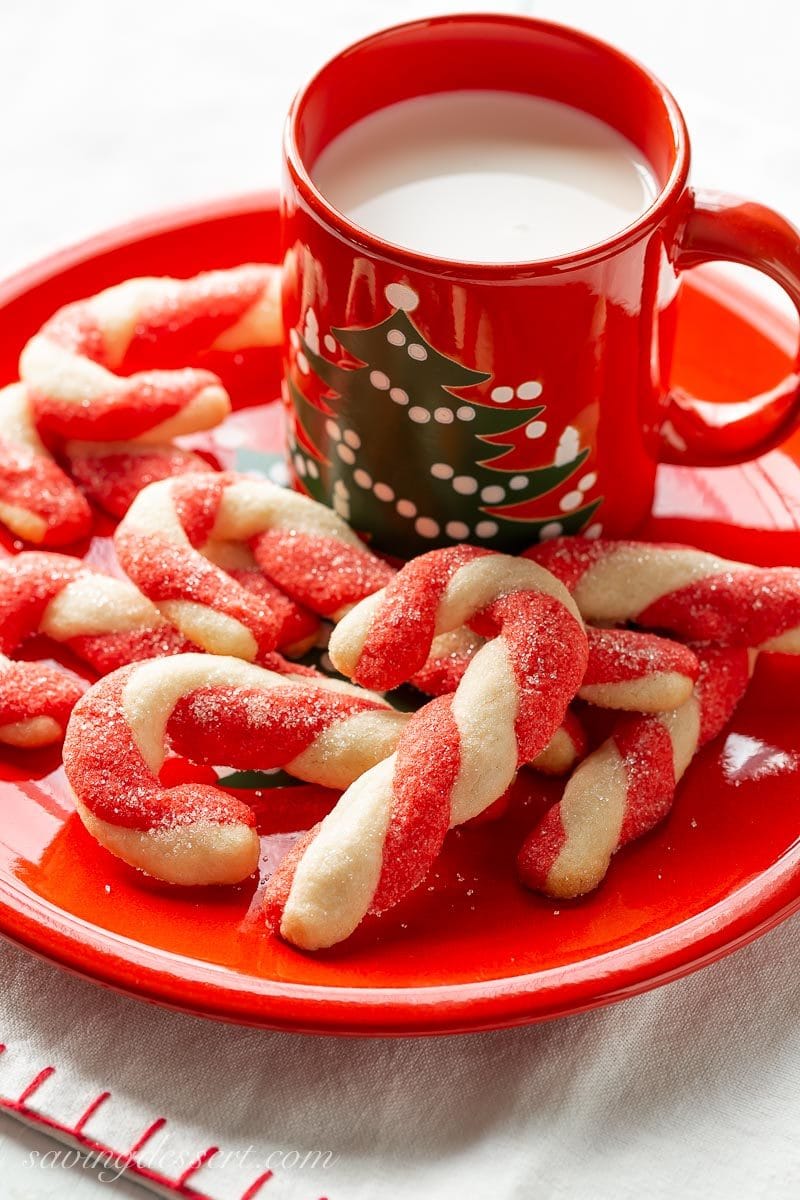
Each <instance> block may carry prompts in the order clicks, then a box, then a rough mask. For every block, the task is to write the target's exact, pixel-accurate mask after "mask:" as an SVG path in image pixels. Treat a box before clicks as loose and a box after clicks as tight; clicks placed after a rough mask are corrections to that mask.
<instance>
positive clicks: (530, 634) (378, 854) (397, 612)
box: [265, 546, 588, 950]
mask: <svg viewBox="0 0 800 1200" xmlns="http://www.w3.org/2000/svg"><path fill="white" fill-rule="evenodd" d="M466 623H472V624H474V625H475V626H476V628H477V629H478V631H479V632H480V633H481V634H482V635H484V636H486V637H488V638H489V639H490V640H489V641H487V642H486V645H484V646H483V647H482V648H481V649H480V650H479V651H478V652H477V653H476V654H475V656H474V657H473V658H472V661H471V662H470V665H469V667H468V668H467V670H466V672H465V674H464V676H463V678H462V680H461V682H460V684H459V686H458V688H457V690H456V691H455V693H454V694H453V695H452V696H444V697H441V698H439V699H436V700H432V701H430V702H429V703H428V704H426V705H425V706H424V707H423V708H421V709H420V710H419V711H418V712H416V713H415V714H414V715H413V716H412V718H411V719H410V721H409V722H408V724H407V726H406V728H405V730H404V731H403V733H402V735H401V738H400V741H399V744H398V748H397V751H396V752H395V753H394V754H393V755H392V756H391V757H390V758H388V759H386V760H385V761H384V762H381V763H379V764H378V765H377V766H376V767H373V768H372V769H371V770H370V771H367V772H366V773H365V774H364V775H362V776H361V777H360V778H359V779H357V780H356V782H355V783H354V784H353V785H352V786H351V787H350V788H348V790H347V791H346V792H345V794H344V795H343V796H342V798H341V799H340V801H339V803H338V804H337V805H336V807H335V808H334V810H333V811H332V812H331V813H330V814H329V815H328V816H327V817H326V818H325V820H324V821H322V822H321V824H319V825H318V826H317V827H316V828H315V829H313V830H311V831H310V832H309V833H308V834H306V835H305V836H304V837H302V838H301V839H300V840H299V842H298V843H297V844H296V846H295V847H294V848H293V850H292V851H291V853H290V854H289V855H288V856H287V858H286V859H285V860H284V862H283V863H282V864H281V866H280V867H279V868H278V871H277V872H276V874H275V875H274V876H273V878H272V879H271V880H270V883H269V885H268V888H267V893H266V910H265V912H266V918H267V921H268V924H269V925H270V927H271V928H272V929H273V930H275V931H276V932H279V933H280V934H281V936H282V937H284V938H286V939H287V940H288V941H290V942H293V943H294V944H295V945H297V946H300V947H302V948H303V949H306V950H317V949H321V948H322V947H325V946H332V945H334V944H335V943H336V942H339V941H341V940H342V939H343V938H346V937H347V936H349V934H351V933H352V932H353V930H354V929H355V928H356V927H357V925H358V924H359V922H360V921H361V919H362V918H363V917H364V916H365V915H366V914H367V913H376V912H381V911H383V910H384V909H387V908H389V907H391V906H392V905H393V904H396V903H397V902H398V901H399V900H401V899H402V898H403V897H404V896H406V895H407V894H408V893H409V892H410V891H411V890H412V889H413V888H415V887H416V886H417V885H418V884H419V883H421V882H422V880H423V879H424V878H425V876H426V874H427V872H428V870H429V868H430V866H431V864H432V863H433V861H434V860H435V858H436V856H437V855H438V853H439V850H440V849H441V845H442V842H443V840H444V836H445V834H446V832H447V830H448V828H449V827H450V826H451V825H457V824H460V823H461V822H463V821H468V820H470V819H471V818H472V817H475V816H477V815H478V813H480V812H483V811H484V810H485V809H486V808H488V807H489V805H491V804H492V803H493V802H494V801H495V800H497V799H498V797H500V796H502V795H503V793H504V792H505V791H506V789H507V788H508V787H509V786H510V784H511V783H512V781H513V779H514V776H515V774H516V772H517V769H518V767H519V766H520V764H522V763H524V762H527V761H530V760H531V759H535V758H536V756H537V755H538V754H539V753H540V752H541V751H542V750H543V749H544V747H545V746H546V745H547V744H548V742H549V741H550V739H551V738H552V736H553V734H554V733H555V731H556V730H557V729H558V728H559V726H560V725H561V723H562V722H563V719H564V715H565V712H566V709H567V706H568V704H569V702H570V700H571V699H572V697H573V696H574V695H575V693H576V691H577V689H578V686H579V684H580V682H581V679H582V678H583V674H584V672H585V669H586V659H587V654H588V651H587V644H586V634H585V632H584V630H583V625H582V623H581V620H580V617H579V616H578V612H577V609H576V607H575V605H574V603H573V602H572V600H571V599H570V596H569V594H568V592H567V591H566V589H565V588H564V587H563V586H562V585H561V584H559V583H558V581H557V580H555V579H554V578H553V576H551V575H550V574H549V573H548V572H547V571H544V570H542V569H541V568H539V567H537V566H536V565H535V564H533V563H529V562H525V561H524V560H522V559H515V558H510V557H507V556H505V555H499V554H490V553H488V552H487V551H482V550H480V549H478V548H476V547H471V546H458V547H452V548H449V549H444V550H435V551H432V552H431V553H430V554H425V555H423V556H422V557H420V558H417V559H414V560H413V561H412V562H410V563H408V564H407V565H406V566H405V567H404V568H403V569H402V570H401V571H400V572H399V573H398V574H397V575H396V576H395V578H394V579H393V580H392V582H391V583H390V584H389V585H388V586H387V587H386V588H385V589H383V590H382V591H380V592H378V593H377V594H375V595H372V596H370V597H368V598H367V599H366V600H364V601H362V602H361V603H360V604H359V605H357V606H356V608H354V609H353V610H352V611H351V612H350V613H348V614H347V615H346V616H345V617H344V618H343V619H342V621H341V622H340V624H339V625H338V626H337V627H336V629H334V631H333V634H332V637H331V643H330V647H329V650H330V655H331V658H332V660H333V662H334V665H335V666H336V667H337V668H338V669H339V670H340V671H342V672H343V673H344V674H346V675H349V676H350V677H351V678H353V679H355V680H356V681H358V682H361V683H363V684H366V685H367V686H376V687H379V688H389V687H393V686H395V685H396V684H398V683H400V682H401V681H402V680H403V679H408V678H410V677H411V676H413V675H414V674H415V672H416V671H418V670H419V669H420V667H421V666H422V664H423V663H424V662H425V660H426V658H427V656H428V653H429V651H430V648H431V644H432V642H433V639H434V638H435V637H436V636H437V635H438V634H441V633H444V632H446V631H448V630H450V629H457V628H458V627H459V626H461V625H464V624H466Z"/></svg>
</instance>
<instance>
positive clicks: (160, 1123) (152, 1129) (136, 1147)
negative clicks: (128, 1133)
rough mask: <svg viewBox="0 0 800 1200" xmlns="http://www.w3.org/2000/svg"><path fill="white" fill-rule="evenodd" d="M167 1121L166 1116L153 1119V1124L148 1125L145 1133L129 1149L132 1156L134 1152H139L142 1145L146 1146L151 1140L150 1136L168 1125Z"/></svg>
mask: <svg viewBox="0 0 800 1200" xmlns="http://www.w3.org/2000/svg"><path fill="white" fill-rule="evenodd" d="M166 1123H167V1118H166V1117H157V1118H156V1120H155V1121H153V1124H152V1125H148V1126H147V1129H145V1131H144V1133H143V1134H142V1136H141V1137H140V1138H139V1140H138V1141H136V1142H134V1143H133V1145H132V1146H131V1148H130V1150H129V1151H128V1154H129V1156H130V1157H131V1158H133V1156H134V1154H138V1153H139V1151H140V1150H141V1148H142V1146H144V1145H145V1144H146V1143H147V1142H149V1141H150V1138H151V1137H152V1136H153V1134H154V1133H158V1131H159V1129H163V1128H164V1126H165V1125H166Z"/></svg>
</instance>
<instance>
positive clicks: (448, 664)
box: [411, 626, 699, 748]
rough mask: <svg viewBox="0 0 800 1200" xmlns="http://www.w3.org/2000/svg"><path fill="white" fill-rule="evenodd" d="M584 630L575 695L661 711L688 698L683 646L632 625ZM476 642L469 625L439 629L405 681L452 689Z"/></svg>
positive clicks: (691, 667) (689, 669) (604, 704)
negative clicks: (584, 654) (582, 667)
mask: <svg viewBox="0 0 800 1200" xmlns="http://www.w3.org/2000/svg"><path fill="white" fill-rule="evenodd" d="M586 635H587V637H588V639H589V660H588V663H587V666H586V674H585V675H584V677H583V683H582V684H581V688H580V691H579V692H578V696H579V697H580V699H581V700H586V701H587V702H588V703H589V704H594V705H596V706H597V707H599V708H619V709H628V710H629V711H631V712H665V711H667V710H668V709H671V708H677V707H678V705H679V704H683V702H684V700H688V698H689V696H690V695H691V693H692V688H693V687H694V681H695V680H696V678H697V673H698V670H699V665H698V662H697V658H696V656H695V654H694V653H693V651H692V650H691V649H690V648H689V647H688V646H684V645H682V644H681V643H680V642H674V641H672V640H671V639H668V638H662V637H657V636H656V635H655V634H652V633H641V632H639V631H637V630H633V629H594V628H592V627H591V626H588V627H587V629H586ZM482 645H483V638H481V637H479V636H478V635H477V634H476V633H473V632H472V630H470V629H466V628H462V629H458V630H455V631H454V632H453V633H452V634H442V635H441V636H440V637H438V638H436V639H435V640H434V643H433V648H432V650H431V656H430V658H429V659H428V662H427V663H426V664H425V666H424V667H423V668H422V670H421V671H418V672H417V674H416V675H415V676H414V678H413V679H412V681H411V682H412V683H413V684H414V685H415V687H418V688H419V689H420V691H423V692H427V693H428V694H429V695H431V696H442V695H446V694H447V693H448V692H453V691H455V689H456V687H457V686H458V683H459V681H460V679H461V677H462V675H463V674H464V672H465V671H466V669H467V667H468V666H469V662H470V659H471V658H472V657H473V656H474V655H475V654H476V653H477V651H478V650H479V649H480V647H481V646H482ZM565 748H566V744H565Z"/></svg>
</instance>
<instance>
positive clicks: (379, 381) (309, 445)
mask: <svg viewBox="0 0 800 1200" xmlns="http://www.w3.org/2000/svg"><path fill="white" fill-rule="evenodd" d="M386 295H387V299H388V300H389V302H390V303H392V304H393V305H394V310H393V312H392V313H391V315H390V316H389V317H387V318H386V320H385V321H382V322H381V323H380V324H378V325H375V326H373V327H372V328H368V329H333V330H332V331H331V334H329V335H327V337H326V339H325V345H326V349H328V350H331V351H337V350H338V347H339V346H341V347H343V348H344V350H345V351H346V352H347V354H348V356H349V358H350V359H351V360H353V362H354V365H350V364H347V365H343V364H342V363H340V362H334V361H332V360H331V359H329V358H327V357H325V356H324V355H323V354H322V353H321V350H320V346H319V332H318V329H317V324H316V318H315V316H314V313H313V310H309V311H308V313H307V314H306V320H305V333H304V336H303V337H298V336H297V335H295V338H294V339H293V341H294V355H293V369H292V370H291V372H290V376H289V382H288V386H289V391H290V395H291V399H292V403H293V405H294V409H295V413H296V429H295V431H294V433H290V450H291V453H292V458H293V462H294V467H295V470H296V471H297V474H298V476H299V477H300V479H301V482H302V484H303V486H304V487H305V488H306V490H307V491H308V492H309V493H310V494H311V495H312V496H313V497H314V498H315V499H317V500H322V501H325V502H328V503H330V498H331V497H332V502H333V506H334V508H336V510H337V511H338V512H339V513H340V515H341V516H343V517H345V518H346V519H347V520H348V521H349V522H350V523H351V524H352V525H353V527H354V528H356V529H358V530H361V531H363V532H366V533H368V534H369V535H370V536H371V539H372V544H373V545H375V546H376V547H377V548H379V549H384V550H387V551H390V552H391V553H394V554H397V555H400V556H403V557H408V556H410V555H412V554H418V553H420V552H422V551H424V550H430V549H432V548H433V547H435V546H443V545H449V544H452V543H454V542H459V541H469V542H473V543H477V544H479V545H487V546H489V547H490V548H492V549H495V550H519V549H521V548H522V547H523V546H525V545H529V544H530V543H532V542H534V541H536V540H537V539H538V538H539V537H541V536H542V535H544V536H552V535H553V534H555V533H562V532H563V533H577V532H579V531H580V530H581V529H583V528H584V527H585V526H586V525H587V524H588V522H589V521H590V519H591V516H592V514H593V513H594V512H595V510H596V508H597V506H598V505H599V503H600V500H599V499H598V500H594V501H592V502H591V503H588V504H583V503H582V501H583V490H584V489H585V490H588V487H587V486H586V485H587V483H588V484H589V485H593V483H594V476H587V477H586V479H585V480H583V481H581V490H573V491H571V492H570V493H568V495H567V497H565V498H562V501H561V510H560V511H559V512H558V513H557V514H556V515H550V516H547V517H544V518H539V519H535V520H532V519H530V517H529V516H525V515H523V511H524V509H525V507H526V506H527V505H528V503H529V502H530V501H531V500H533V499H535V498H537V497H540V496H543V495H545V494H547V493H549V492H552V491H553V490H554V489H555V488H558V487H559V486H560V485H561V484H562V483H564V482H565V481H566V480H568V479H569V478H570V477H571V476H572V475H573V474H574V473H575V472H576V471H577V470H578V469H579V468H580V466H581V465H582V464H583V463H584V461H585V460H586V458H587V455H588V453H589V452H588V450H581V449H580V447H579V444H578V435H577V431H575V430H574V429H570V428H568V429H567V430H565V431H564V432H563V434H562V437H561V441H560V443H559V447H558V450H557V453H556V460H555V462H553V463H552V464H551V465H549V466H545V467H536V468H533V469H530V470H521V469H520V468H519V467H511V466H504V465H503V460H504V459H505V458H507V457H509V451H510V450H512V449H513V448H515V447H518V446H519V445H520V443H521V442H522V443H523V444H524V440H525V438H530V439H531V440H536V439H537V438H538V437H540V436H541V435H542V434H543V433H544V432H545V430H546V428H547V426H546V424H545V422H544V421H542V420H541V419H540V418H541V414H542V413H543V412H544V411H545V406H544V405H536V406H534V407H529V408H525V409H521V408H510V409H509V408H504V407H502V404H500V403H491V404H490V403H487V402H486V401H485V400H483V399H480V400H476V399H474V398H470V399H466V398H464V397H461V396H459V395H458V394H457V393H458V392H459V391H465V390H467V389H474V388H475V385H476V384H482V383H486V382H488V380H489V379H490V378H491V376H489V375H486V374H484V373H482V372H480V371H474V370H471V369H470V368H469V367H465V366H464V365H462V364H461V363H459V362H456V361H455V360H454V359H452V358H448V357H446V356H445V355H443V354H440V353H439V352H438V351H437V350H436V349H435V348H434V347H433V346H432V345H431V344H430V343H429V342H427V341H426V340H425V339H424V337H423V336H422V335H421V334H420V331H419V329H418V328H417V327H416V325H415V324H414V322H413V321H412V320H411V318H410V317H409V315H408V314H409V312H410V311H412V310H413V308H414V307H415V306H416V303H417V297H416V295H415V293H414V292H413V291H411V289H409V288H407V287H406V286H405V285H401V284H395V285H390V286H389V287H388V288H387V289H386ZM332 335H333V336H332ZM337 343H338V345H337ZM320 384H321V385H322V386H320ZM540 392H541V386H540V385H539V384H538V383H536V382H534V381H528V382H527V383H525V384H524V385H522V386H521V387H519V388H518V389H517V391H516V394H517V396H519V397H520V398H522V399H535V398H537V397H538V395H539V393H540ZM513 395H514V391H513V389H511V388H502V387H501V388H495V389H494V390H493V392H492V396H493V397H494V398H495V400H498V401H506V400H507V399H511V398H512V396H513ZM412 438H413V446H414V453H413V456H411V455H409V454H408V452H407V447H408V446H409V443H410V440H411V439H412ZM404 448H405V449H404ZM517 461H518V456H517ZM565 501H566V508H565Z"/></svg>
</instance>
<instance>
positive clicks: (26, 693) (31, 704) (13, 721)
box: [0, 654, 84, 750]
mask: <svg viewBox="0 0 800 1200" xmlns="http://www.w3.org/2000/svg"><path fill="white" fill-rule="evenodd" d="M83 691H84V684H83V683H82V682H81V681H80V680H79V679H76V678H75V677H74V676H73V675H68V674H67V673H66V672H65V671H62V670H59V669H58V668H57V667H52V666H50V664H49V663H41V662H13V661H12V660H11V659H10V658H6V656H5V655H4V654H0V744H3V745H5V746H17V747H19V748H20V749H23V750H33V749H36V748H37V747H39V746H47V745H50V743H52V742H58V741H60V740H61V738H62V737H63V736H64V730H65V729H66V727H67V720H68V718H69V714H70V713H71V712H72V709H73V708H74V706H75V704H76V703H77V702H78V700H79V699H80V697H81V696H82V694H83Z"/></svg>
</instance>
